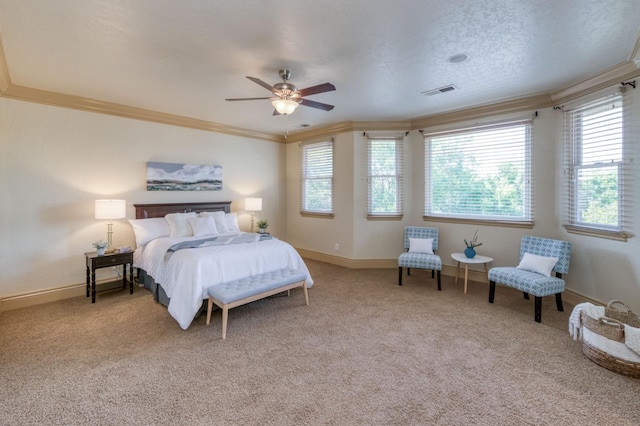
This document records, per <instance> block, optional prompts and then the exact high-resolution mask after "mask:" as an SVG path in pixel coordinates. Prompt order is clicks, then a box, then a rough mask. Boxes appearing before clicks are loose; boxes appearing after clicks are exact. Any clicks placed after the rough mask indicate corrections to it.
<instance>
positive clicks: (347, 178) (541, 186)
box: [287, 94, 640, 311]
mask: <svg viewBox="0 0 640 426" xmlns="http://www.w3.org/2000/svg"><path fill="white" fill-rule="evenodd" d="M634 96H635V98H636V99H637V101H636V103H639V102H638V101H640V94H634ZM633 107H634V108H636V111H637V108H638V106H633ZM534 112H535V111H533V110H532V111H530V112H527V113H518V114H511V115H500V116H495V117H490V118H488V119H483V120H482V121H487V122H491V121H496V120H498V119H509V118H529V117H532V116H533V114H534ZM635 116H637V117H639V118H640V114H636V115H635ZM466 124H472V123H471V122H466V123H465V122H461V123H456V124H455V125H448V126H442V127H433V128H428V129H427V128H425V129H424V131H425V133H426V132H429V131H436V130H443V129H446V128H451V127H456V126H464V125H466ZM561 127H562V115H561V112H559V111H555V110H553V109H552V108H544V109H540V110H538V117H537V118H536V119H535V120H534V124H533V143H532V156H533V169H532V174H533V179H534V188H535V210H534V219H535V226H534V227H533V229H523V228H510V227H500V226H477V225H472V224H457V223H443V222H425V221H423V219H422V214H423V206H424V164H423V162H424V160H423V158H424V156H423V155H424V142H423V138H422V135H421V134H420V133H419V132H418V131H416V130H413V131H411V132H410V134H409V135H408V136H407V137H406V138H405V144H406V145H405V149H406V150H405V155H406V157H405V160H406V161H405V164H406V166H407V168H406V182H405V183H406V185H407V186H406V187H405V189H406V193H407V195H408V196H407V197H406V203H405V216H404V218H403V220H402V221H391V220H390V221H369V220H367V219H366V202H367V195H366V194H367V180H366V173H367V171H366V167H367V165H366V160H365V158H364V153H365V143H366V138H365V137H363V136H362V132H349V133H343V134H340V135H338V137H337V139H336V140H337V144H336V155H337V161H336V178H335V179H336V182H335V185H336V200H337V202H336V206H335V207H336V218H335V219H333V220H331V219H315V218H301V217H300V215H299V213H298V205H299V200H300V192H299V191H300V190H299V181H298V176H299V170H300V166H299V163H300V157H299V147H298V145H299V144H297V143H296V144H289V145H288V146H287V184H288V185H287V215H288V217H287V223H288V228H287V229H288V238H289V240H290V241H291V242H292V243H293V244H294V245H295V246H296V247H299V248H303V249H305V250H310V251H313V252H315V253H313V254H314V255H315V256H316V258H320V259H322V258H323V256H324V255H326V256H330V257H333V256H338V257H341V258H346V260H345V261H344V262H342V263H345V264H350V265H353V266H356V267H357V266H358V265H359V264H361V265H374V266H385V267H393V265H394V264H395V262H396V259H397V256H398V255H399V254H400V253H401V252H402V235H403V229H404V226H406V225H417V226H435V227H437V228H439V230H440V249H439V254H440V255H441V257H442V260H443V263H444V264H445V267H446V266H450V267H453V266H454V265H455V263H454V261H453V260H452V259H451V257H450V254H451V253H452V252H461V251H463V249H464V243H463V239H465V238H470V237H471V236H472V235H473V233H474V231H475V230H476V229H479V240H480V241H482V242H483V246H482V247H481V249H480V250H479V252H480V253H481V254H483V255H487V256H491V257H493V258H494V259H495V261H494V262H493V266H508V265H516V264H517V263H518V252H519V245H520V238H521V237H522V236H523V235H536V236H541V237H547V238H558V239H565V240H568V241H571V242H572V243H573V251H572V258H571V265H570V272H569V274H568V275H566V282H567V288H568V289H569V290H571V291H572V292H573V293H575V294H577V295H580V296H585V297H586V298H591V299H595V300H598V301H601V302H605V303H606V302H607V301H609V300H611V299H622V300H624V301H625V302H627V303H628V304H629V305H630V306H632V307H633V308H634V309H635V310H638V311H640V262H635V261H634V259H635V257H636V256H635V253H638V252H640V242H639V240H638V238H637V237H634V238H631V239H629V241H627V242H618V241H612V240H606V239H602V238H595V237H587V236H581V235H575V234H568V233H567V232H566V231H565V230H564V228H563V226H562V223H563V209H562V200H563V191H562V178H563V165H562V144H561V131H560V130H561ZM396 133H397V132H396ZM636 142H637V141H636ZM635 146H636V147H635V150H636V151H638V149H639V148H638V144H637V143H636V144H635ZM637 154H638V153H637V152H636V158H637ZM341 155H344V158H342V157H341ZM351 160H352V161H351ZM636 167H637V168H638V169H640V166H636ZM636 177H637V178H636V179H635V181H636V182H637V181H638V177H640V170H636ZM638 191H640V186H639V185H635V186H634V187H633V197H634V200H638V199H640V194H639V192H638ZM348 192H351V193H352V194H353V198H352V199H349V198H348V197H345V195H346V194H347V193H348ZM339 200H344V201H343V202H344V203H345V204H347V205H348V206H347V205H344V206H343V205H341V204H340V201H339ZM349 209H351V210H352V211H353V215H352V216H351V217H344V216H343V214H342V213H343V212H345V211H349ZM634 211H635V213H636V217H635V218H634V224H635V225H634V229H633V233H634V234H635V235H638V233H639V231H640V229H639V228H640V226H639V225H638V224H639V223H640V213H639V212H638V208H635V209H634ZM347 236H353V245H352V250H351V251H341V252H336V251H335V250H333V243H334V242H337V241H341V239H344V238H346V237H347ZM341 247H342V246H341ZM449 270H451V269H449ZM392 284H394V283H390V285H392ZM497 297H499V295H498V296H497Z"/></svg>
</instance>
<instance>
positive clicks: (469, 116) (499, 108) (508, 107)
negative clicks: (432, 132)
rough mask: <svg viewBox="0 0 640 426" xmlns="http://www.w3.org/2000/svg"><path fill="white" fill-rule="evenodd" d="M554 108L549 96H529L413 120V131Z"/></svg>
mask: <svg viewBox="0 0 640 426" xmlns="http://www.w3.org/2000/svg"><path fill="white" fill-rule="evenodd" d="M551 106H553V102H552V101H551V97H550V96H549V95H537V96H529V97H526V98H518V99H511V100H508V101H503V102H497V103H494V104H487V105H481V106H478V107H472V108H466V109H461V110H456V111H450V112H444V113H442V114H436V115H428V116H424V117H418V118H414V119H413V120H411V129H412V130H413V129H421V128H425V127H433V126H439V125H442V124H452V123H458V122H461V121H466V120H477V119H480V118H486V117H492V116H495V115H499V114H506V113H513V112H521V111H530V110H532V109H537V108H548V107H551Z"/></svg>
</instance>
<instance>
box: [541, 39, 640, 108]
mask: <svg viewBox="0 0 640 426" xmlns="http://www.w3.org/2000/svg"><path fill="white" fill-rule="evenodd" d="M638 47H639V46H638V43H636V47H635V49H634V55H636V57H637V55H638V54H639V53H638ZM638 76H640V69H638V66H637V65H636V63H635V62H632V61H624V62H620V63H619V64H617V65H614V66H612V67H611V68H608V69H606V70H604V71H603V72H601V73H599V74H598V75H595V76H593V77H589V78H587V79H584V80H581V81H579V82H577V83H575V84H572V85H571V86H568V87H565V88H564V89H560V90H556V91H554V92H551V99H552V100H553V102H554V104H556V105H557V104H561V103H563V102H567V101H571V100H573V99H577V98H579V97H581V96H585V95H588V94H589V93H593V92H596V91H598V90H601V89H606V88H607V87H610V86H614V85H616V84H619V83H621V82H623V81H626V80H629V79H632V78H635V77H638Z"/></svg>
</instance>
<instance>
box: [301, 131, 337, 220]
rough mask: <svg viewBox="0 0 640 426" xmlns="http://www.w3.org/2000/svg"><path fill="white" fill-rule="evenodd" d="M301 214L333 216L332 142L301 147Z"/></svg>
mask: <svg viewBox="0 0 640 426" xmlns="http://www.w3.org/2000/svg"><path fill="white" fill-rule="evenodd" d="M301 180H302V182H301V184H300V188H301V190H302V195H301V197H300V200H301V206H300V211H301V213H303V214H304V213H308V214H317V215H330V216H333V140H330V141H323V142H316V143H308V144H303V145H302V177H301Z"/></svg>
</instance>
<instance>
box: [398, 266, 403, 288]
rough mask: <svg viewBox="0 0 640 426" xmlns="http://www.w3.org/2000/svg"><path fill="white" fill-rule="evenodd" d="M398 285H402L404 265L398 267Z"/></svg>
mask: <svg viewBox="0 0 640 426" xmlns="http://www.w3.org/2000/svg"><path fill="white" fill-rule="evenodd" d="M398 285H402V266H399V267H398Z"/></svg>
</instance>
